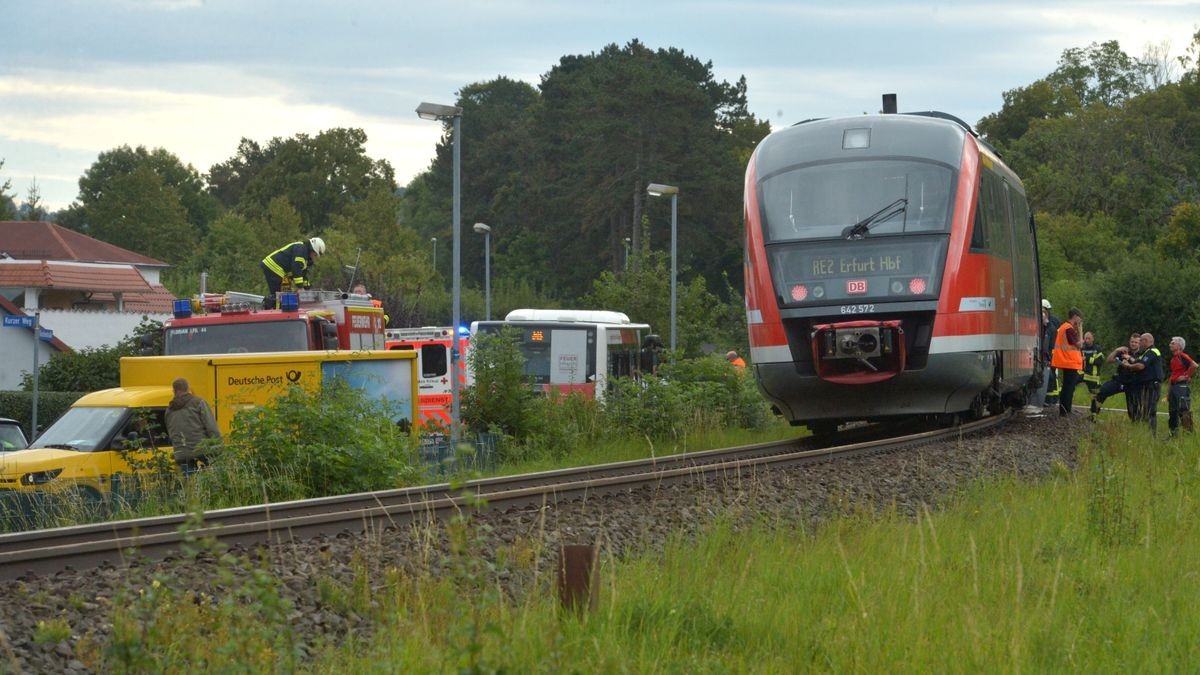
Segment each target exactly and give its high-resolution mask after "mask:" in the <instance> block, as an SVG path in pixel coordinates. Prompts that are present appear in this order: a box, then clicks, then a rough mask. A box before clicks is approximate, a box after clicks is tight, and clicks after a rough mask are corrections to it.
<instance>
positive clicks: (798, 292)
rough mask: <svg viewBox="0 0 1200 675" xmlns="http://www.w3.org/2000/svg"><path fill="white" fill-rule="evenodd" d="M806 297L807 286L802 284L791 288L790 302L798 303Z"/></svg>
mask: <svg viewBox="0 0 1200 675" xmlns="http://www.w3.org/2000/svg"><path fill="white" fill-rule="evenodd" d="M807 297H808V286H805V285H804V284H796V285H795V286H792V300H795V301H796V302H800V301H802V300H804V299H805V298H807Z"/></svg>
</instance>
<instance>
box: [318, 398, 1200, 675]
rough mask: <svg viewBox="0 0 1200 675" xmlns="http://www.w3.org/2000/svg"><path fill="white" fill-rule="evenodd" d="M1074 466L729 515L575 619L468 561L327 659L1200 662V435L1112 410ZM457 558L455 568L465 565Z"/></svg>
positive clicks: (995, 667) (1010, 665) (667, 667)
mask: <svg viewBox="0 0 1200 675" xmlns="http://www.w3.org/2000/svg"><path fill="white" fill-rule="evenodd" d="M1099 431H1100V433H1097V434H1096V435H1095V436H1094V437H1092V438H1090V439H1088V440H1086V441H1085V442H1084V447H1083V448H1082V451H1081V456H1080V458H1081V461H1080V468H1079V470H1078V471H1077V472H1075V473H1071V472H1069V471H1067V470H1066V469H1065V467H1064V468H1062V469H1061V470H1057V471H1055V472H1054V474H1053V475H1052V476H1051V477H1050V478H1049V479H1047V480H1045V481H1042V482H1040V483H1036V484H1027V483H1021V482H1018V481H1015V480H1003V481H999V482H992V483H988V484H984V485H979V486H977V487H975V488H973V489H971V490H969V491H967V492H966V493H965V494H964V495H962V496H961V497H959V498H958V499H956V500H955V502H954V504H953V505H952V506H950V507H949V508H947V509H946V510H944V511H940V512H936V513H930V512H924V513H922V514H921V515H920V516H919V517H918V518H916V519H911V518H905V517H902V516H900V515H898V514H896V513H890V512H885V513H883V514H882V515H870V516H861V517H850V518H843V519H838V520H835V521H833V522H831V523H829V524H828V525H826V526H824V527H822V528H821V529H820V530H819V531H817V532H815V533H807V532H804V531H802V530H800V529H797V528H794V527H791V526H789V525H787V524H781V523H763V524H761V525H760V526H758V527H754V528H752V529H751V531H748V532H746V531H738V530H737V528H735V527H733V526H732V525H730V524H725V525H719V526H717V527H715V528H714V529H712V530H711V531H710V532H709V533H708V534H707V535H706V536H704V537H703V538H701V539H700V540H699V541H697V542H683V541H677V542H674V543H672V544H670V545H668V546H667V547H666V549H665V550H664V551H662V552H660V553H655V554H650V555H647V556H644V557H639V558H636V559H632V560H627V561H618V562H611V563H608V564H606V565H605V566H604V567H603V568H602V570H601V575H602V577H603V579H602V583H603V586H602V593H601V600H600V606H599V608H598V609H597V610H596V611H595V612H593V613H592V614H590V615H587V616H583V617H576V616H573V615H564V614H562V613H560V611H559V610H558V609H557V607H556V604H555V602H554V601H553V598H552V593H551V591H550V590H549V583H548V580H544V579H543V580H542V582H541V583H540V586H539V587H540V588H543V589H544V590H543V592H542V593H534V594H531V595H529V596H527V597H526V598H525V599H523V600H520V601H515V600H512V599H510V598H507V597H506V596H505V595H504V594H503V592H501V591H500V589H498V588H496V587H494V586H491V585H489V584H488V583H486V582H482V581H481V580H480V578H478V577H473V576H471V575H466V576H464V575H463V574H462V573H455V574H450V575H443V576H441V577H439V578H437V579H434V578H426V579H406V580H402V581H398V582H397V583H395V584H393V585H391V586H389V587H388V588H387V590H386V591H385V592H384V593H381V594H377V595H376V597H375V598H374V601H375V605H376V607H386V609H385V610H384V611H382V612H380V614H379V616H381V617H386V621H385V627H383V628H381V630H380V632H379V633H378V636H377V637H376V639H374V640H372V641H370V642H365V643H363V642H360V643H355V644H353V645H350V646H343V647H341V648H339V649H337V650H335V651H331V652H328V653H326V654H325V655H324V656H323V658H321V659H320V660H318V661H317V662H315V663H314V664H312V665H313V669H314V670H316V671H319V672H360V671H361V672H396V671H423V672H428V671H434V672H441V671H448V670H463V671H465V672H482V671H491V670H507V671H512V672H540V671H561V670H570V671H575V672H729V671H734V672H795V671H798V670H820V671H839V672H844V671H868V672H881V671H892V670H903V671H907V672H913V671H918V672H921V671H933V672H946V671H954V672H959V671H988V672H990V671H1001V670H1003V671H1061V670H1079V671H1101V672H1118V671H1155V672H1161V671H1181V672H1194V671H1196V670H1197V669H1198V668H1200V609H1198V608H1197V603H1196V597H1197V594H1196V592H1195V586H1196V579H1197V576H1198V575H1200V564H1198V563H1197V561H1198V560H1200V517H1198V516H1200V512H1198V511H1200V509H1198V508H1197V503H1196V492H1197V488H1198V487H1200V460H1198V458H1200V443H1197V442H1196V440H1195V439H1194V438H1192V437H1189V438H1186V439H1183V440H1179V441H1170V442H1165V441H1162V440H1158V441H1155V440H1152V439H1151V438H1150V437H1149V435H1148V433H1146V432H1145V430H1143V429H1140V428H1130V427H1129V426H1128V425H1127V424H1125V423H1124V422H1117V423H1110V422H1102V423H1101V424H1100V425H1099ZM466 564H467V563H465V562H462V561H460V564H459V567H458V568H457V569H465V566H466Z"/></svg>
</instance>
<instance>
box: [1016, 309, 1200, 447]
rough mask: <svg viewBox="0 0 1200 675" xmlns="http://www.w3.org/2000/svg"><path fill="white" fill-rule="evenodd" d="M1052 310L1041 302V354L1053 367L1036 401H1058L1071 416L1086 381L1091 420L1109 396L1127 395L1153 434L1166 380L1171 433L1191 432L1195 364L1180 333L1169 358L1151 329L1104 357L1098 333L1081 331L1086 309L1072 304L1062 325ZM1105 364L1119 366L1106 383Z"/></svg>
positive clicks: (1130, 408) (1132, 412) (1133, 414)
mask: <svg viewBox="0 0 1200 675" xmlns="http://www.w3.org/2000/svg"><path fill="white" fill-rule="evenodd" d="M1052 309H1053V308H1052V306H1051V304H1050V301H1048V300H1042V326H1043V341H1042V357H1043V360H1044V361H1048V362H1049V365H1050V368H1047V369H1046V373H1045V377H1044V379H1043V383H1042V387H1041V389H1039V391H1038V393H1037V394H1036V395H1035V400H1034V404H1035V405H1037V403H1039V402H1040V403H1041V404H1042V405H1054V403H1055V402H1057V404H1058V411H1059V414H1060V415H1062V416H1066V415H1069V414H1071V408H1072V405H1073V404H1074V398H1075V389H1076V387H1077V386H1078V384H1079V383H1080V382H1083V383H1084V384H1085V386H1086V387H1087V389H1088V391H1089V392H1090V393H1091V395H1092V400H1091V413H1092V417H1093V418H1094V417H1095V415H1097V414H1098V413H1099V412H1100V407H1101V405H1103V404H1104V401H1105V400H1106V399H1108V398H1109V397H1111V396H1114V395H1116V394H1124V395H1125V408H1126V412H1127V413H1128V415H1129V419H1130V420H1132V421H1134V422H1145V423H1146V424H1148V425H1149V426H1150V429H1151V432H1152V433H1153V432H1157V430H1158V401H1159V399H1160V398H1161V396H1162V384H1163V381H1164V380H1165V381H1166V382H1167V385H1168V390H1167V409H1168V421H1167V425H1168V428H1169V429H1170V432H1171V435H1172V436H1174V435H1176V434H1177V433H1178V432H1179V429H1180V427H1182V428H1183V429H1184V430H1186V431H1189V432H1190V431H1192V412H1191V389H1190V386H1189V383H1190V381H1191V378H1192V375H1193V374H1194V373H1195V372H1196V368H1197V365H1196V361H1195V360H1194V359H1193V358H1192V357H1191V356H1189V355H1188V354H1187V352H1185V351H1184V350H1185V349H1186V348H1187V342H1186V341H1185V340H1184V339H1183V338H1182V337H1178V336H1176V337H1173V338H1171V342H1170V356H1169V357H1168V358H1165V359H1164V357H1163V354H1162V352H1161V351H1160V350H1159V349H1158V347H1155V346H1154V336H1153V335H1152V334H1150V333H1134V334H1133V335H1131V336H1130V337H1129V344H1128V345H1127V346H1126V345H1122V346H1120V347H1117V348H1116V349H1114V350H1112V352H1110V353H1109V354H1108V355H1107V356H1105V354H1104V350H1103V348H1101V347H1100V345H1099V344H1097V343H1096V338H1095V335H1093V334H1092V333H1091V332H1090V331H1088V332H1082V331H1083V313H1082V312H1080V311H1079V310H1078V309H1075V308H1074V307H1072V308H1071V309H1070V311H1068V313H1067V321H1066V322H1065V323H1064V322H1061V321H1059V320H1058V318H1057V317H1055V316H1054V315H1052V314H1051V313H1050V311H1051V310H1052ZM1105 363H1113V364H1116V372H1115V373H1113V375H1112V377H1111V379H1109V380H1108V381H1106V382H1102V381H1101V379H1100V372H1101V369H1102V368H1103V367H1104V364H1105Z"/></svg>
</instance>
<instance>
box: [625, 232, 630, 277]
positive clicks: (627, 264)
mask: <svg viewBox="0 0 1200 675" xmlns="http://www.w3.org/2000/svg"><path fill="white" fill-rule="evenodd" d="M625 271H626V272H628V271H629V237H625Z"/></svg>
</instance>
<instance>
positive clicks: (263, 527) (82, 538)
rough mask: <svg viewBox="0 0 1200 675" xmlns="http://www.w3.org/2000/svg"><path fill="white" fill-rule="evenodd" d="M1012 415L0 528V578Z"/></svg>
mask: <svg viewBox="0 0 1200 675" xmlns="http://www.w3.org/2000/svg"><path fill="white" fill-rule="evenodd" d="M1009 418H1010V416H1009V415H1002V416H995V417H989V418H985V419H982V420H978V421H976V422H971V423H968V424H965V425H962V426H958V427H952V428H949V429H939V430H935V431H923V432H919V433H913V434H907V435H903V436H898V437H890V438H885V439H876V440H864V441H860V442H853V443H844V444H842V445H837V446H832V447H825V448H820V447H806V446H812V445H815V444H814V443H812V442H811V441H809V440H808V439H804V441H797V440H788V441H777V442H771V443H761V444H756V445H748V446H741V447H737V448H726V449H721V450H710V451H706V452H696V453H687V454H682V455H670V456H666V457H657V458H649V459H643V460H632V461H626V462H616V463H611V464H601V465H594V466H586V467H577V468H570V469H560V470H555V471H545V472H539V473H531V474H519V475H511V476H501V477H496V478H486V479H479V480H473V481H469V482H466V483H464V484H463V485H462V486H459V487H457V488H452V487H451V486H450V485H449V484H445V483H443V484H437V485H428V486H419V487H412V488H405V489H399V490H387V491H382V492H371V493H362V494H353V495H342V496H337V497H325V498H321V499H311V500H303V501H294V502H283V503H276V504H264V505H258V506H248V507H240V508H235V509H222V510H217V511H209V512H205V513H204V514H203V518H202V524H201V525H200V526H198V527H195V528H193V529H191V530H190V532H187V533H185V532H183V531H181V528H182V527H183V526H184V524H185V522H186V521H187V520H188V518H189V516H187V515H183V514H180V515H171V516H158V517H153V518H143V519H136V520H125V521H116V522H108V523H96V524H90V525H80V526H75V527H66V528H54V529H49V530H37V531H30V532H19V533H14V534H5V535H0V579H5V580H8V579H16V578H20V577H22V576H25V575H28V574H40V575H49V574H55V573H57V572H61V571H64V570H72V569H73V570H77V571H78V570H84V569H91V568H95V567H100V566H105V565H125V564H129V563H130V562H132V561H134V560H137V559H155V558H163V557H167V556H169V555H171V554H172V553H173V552H174V551H177V550H178V549H179V548H180V544H181V543H183V542H184V541H185V537H193V538H209V537H211V538H214V539H216V540H218V541H220V542H221V543H223V544H226V545H231V546H244V547H254V546H263V545H269V544H272V543H283V542H292V541H298V540H304V539H309V538H312V537H315V536H318V535H331V534H340V533H343V532H350V533H358V532H364V531H378V530H381V529H386V528H389V527H401V526H404V525H406V524H410V523H413V522H415V521H418V520H424V519H433V518H441V519H444V518H449V517H451V516H453V515H454V514H455V513H458V512H460V511H462V510H465V509H471V508H475V507H476V505H477V504H479V503H480V500H483V501H484V502H486V507H485V508H492V509H512V508H522V507H527V506H543V505H554V504H557V503H561V502H569V501H572V500H577V499H591V498H597V497H602V496H603V495H606V494H613V493H621V492H627V491H632V490H635V489H638V488H640V487H644V486H647V485H655V486H659V487H664V486H670V485H672V484H677V483H683V482H687V481H694V480H697V479H703V478H707V477H713V476H725V477H735V476H741V475H743V474H746V473H750V472H754V471H762V470H770V469H774V468H779V467H788V466H797V465H803V464H812V463H818V462H827V461H832V460H835V459H843V458H850V457H856V456H862V455H867V454H877V453H883V452H892V451H896V450H901V449H905V448H910V447H913V446H917V445H922V444H926V443H933V442H936V441H941V440H946V439H948V438H953V437H955V436H962V435H966V434H970V433H977V432H980V431H983V430H986V429H989V428H992V427H994V426H996V425H999V424H1002V423H1003V422H1005V421H1007V420H1008V419H1009Z"/></svg>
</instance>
